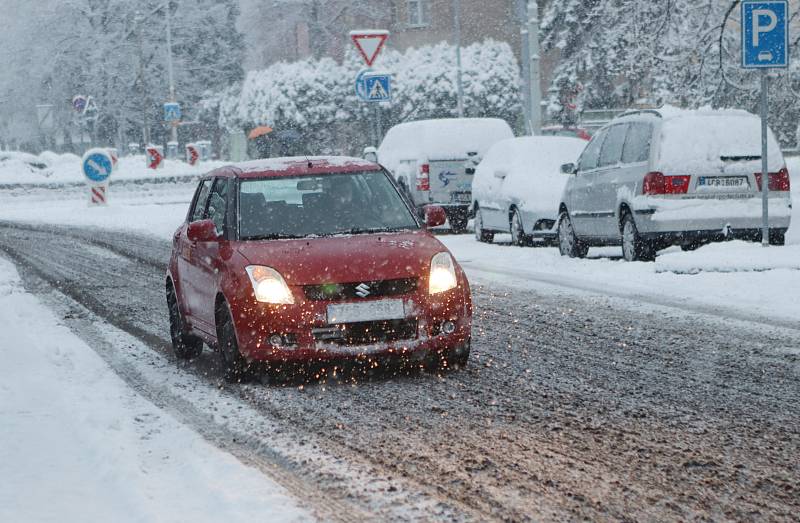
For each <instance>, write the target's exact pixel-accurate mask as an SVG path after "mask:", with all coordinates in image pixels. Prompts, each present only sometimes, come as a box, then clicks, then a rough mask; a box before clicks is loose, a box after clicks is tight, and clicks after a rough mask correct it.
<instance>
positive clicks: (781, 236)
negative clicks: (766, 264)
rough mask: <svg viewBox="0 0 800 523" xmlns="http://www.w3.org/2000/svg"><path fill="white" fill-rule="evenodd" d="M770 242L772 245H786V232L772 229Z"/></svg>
mask: <svg viewBox="0 0 800 523" xmlns="http://www.w3.org/2000/svg"><path fill="white" fill-rule="evenodd" d="M769 244H770V245H786V233H785V232H783V231H777V230H775V229H770V231H769Z"/></svg>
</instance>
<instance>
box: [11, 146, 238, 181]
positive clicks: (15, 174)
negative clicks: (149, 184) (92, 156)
mask: <svg viewBox="0 0 800 523" xmlns="http://www.w3.org/2000/svg"><path fill="white" fill-rule="evenodd" d="M227 163H228V162H220V161H211V162H200V163H198V164H197V165H195V166H190V165H189V164H187V163H185V162H181V161H177V160H164V164H163V165H164V166H163V167H162V168H159V169H155V170H154V169H148V168H147V164H146V160H145V157H144V156H143V155H138V156H123V157H121V158H120V159H119V162H118V163H117V166H116V167H115V168H114V172H113V174H112V175H111V180H138V179H152V178H165V177H170V176H181V175H192V174H202V173H205V172H208V171H209V170H211V169H214V168H216V167H220V166H222V165H227ZM83 181H84V177H83V174H82V172H81V157H80V156H76V155H74V154H69V153H67V154H56V153H53V152H49V151H48V152H43V153H42V154H40V155H38V156H36V155H32V154H28V153H21V152H14V151H0V185H7V184H47V183H50V184H55V183H59V184H61V183H71V182H78V183H79V182H83Z"/></svg>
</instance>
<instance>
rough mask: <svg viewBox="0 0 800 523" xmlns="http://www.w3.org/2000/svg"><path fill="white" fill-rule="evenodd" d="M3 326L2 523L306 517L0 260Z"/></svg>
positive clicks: (0, 397) (0, 390)
mask: <svg viewBox="0 0 800 523" xmlns="http://www.w3.org/2000/svg"><path fill="white" fill-rule="evenodd" d="M0 325H3V329H4V330H3V339H2V341H0V347H2V353H3V364H2V365H0V477H2V481H0V521H209V522H216V521H264V520H280V521H295V520H307V519H310V517H309V515H308V514H307V513H306V512H305V511H303V510H301V509H300V508H298V505H297V504H296V502H295V501H294V500H293V499H292V498H290V497H289V495H288V494H287V492H286V491H285V490H284V489H283V488H282V487H280V486H279V485H277V484H276V483H274V482H273V481H271V480H270V479H268V478H267V477H265V476H263V475H262V474H261V473H259V472H258V471H256V470H254V469H251V468H248V467H246V466H244V465H242V463H240V462H239V461H237V460H236V459H234V458H233V457H231V456H230V455H228V454H226V453H224V452H222V451H220V450H218V449H216V448H215V447H213V446H211V445H210V444H208V443H207V442H206V441H205V440H203V439H202V438H201V437H200V436H199V435H198V434H197V433H195V432H194V431H192V430H190V429H189V428H187V427H185V426H183V425H181V424H180V423H179V422H178V421H176V420H175V419H174V418H173V417H172V416H170V415H169V414H167V413H165V412H164V411H162V410H160V409H159V408H157V407H156V406H154V405H153V404H151V403H149V402H148V401H146V400H145V399H144V398H142V397H141V396H139V395H138V394H137V393H136V392H134V391H133V390H131V389H130V388H129V387H128V386H127V385H126V384H125V383H124V382H123V381H122V380H121V379H120V378H119V377H118V376H117V375H116V374H115V373H114V372H113V371H112V370H111V369H110V368H109V367H108V366H107V365H106V364H105V363H104V362H103V361H102V360H101V359H100V357H99V356H98V355H97V354H95V353H94V352H93V351H92V350H91V349H90V348H89V347H88V346H86V345H85V344H84V343H83V342H82V341H80V340H79V339H77V338H76V337H75V336H74V335H73V334H72V333H71V332H70V331H69V329H67V328H66V327H65V326H63V325H62V324H61V323H60V322H59V320H58V319H57V318H56V317H54V316H53V314H52V313H51V312H50V310H49V309H47V308H46V307H44V306H43V305H42V304H40V303H39V302H38V300H37V299H36V298H34V297H33V296H32V295H30V294H27V293H26V292H25V291H24V289H23V288H22V286H21V283H20V281H19V277H18V275H17V274H16V271H15V269H14V267H13V266H12V265H11V264H10V263H9V262H8V261H6V260H4V259H0Z"/></svg>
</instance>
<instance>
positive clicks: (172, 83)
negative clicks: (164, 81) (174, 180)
mask: <svg viewBox="0 0 800 523" xmlns="http://www.w3.org/2000/svg"><path fill="white" fill-rule="evenodd" d="M164 13H165V16H166V17H167V72H168V74H169V101H170V102H176V101H177V100H175V76H174V74H173V72H172V20H171V17H170V16H169V2H167V3H166V4H165V5H164ZM171 141H173V142H177V141H178V122H172V133H171Z"/></svg>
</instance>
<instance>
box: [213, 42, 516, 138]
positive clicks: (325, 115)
mask: <svg viewBox="0 0 800 523" xmlns="http://www.w3.org/2000/svg"><path fill="white" fill-rule="evenodd" d="M454 56H455V48H454V47H453V46H452V45H450V44H447V43H441V44H438V45H435V46H427V47H421V48H419V49H409V50H407V51H406V52H404V53H401V52H398V51H394V50H386V51H384V53H383V55H382V56H381V58H380V59H379V61H378V62H377V63H376V64H375V69H376V70H380V71H385V72H388V73H390V74H391V75H392V90H393V92H392V97H393V99H392V102H391V103H390V104H381V106H379V107H376V106H375V105H374V104H367V103H364V102H362V101H360V100H359V99H358V98H357V97H356V95H355V89H354V82H353V80H354V79H355V77H356V75H357V74H358V71H359V69H361V68H362V67H363V65H362V62H361V60H360V59H359V58H358V57H357V56H356V54H355V51H352V50H351V51H349V52H348V54H347V55H346V57H345V60H344V62H343V63H342V64H339V63H337V62H336V61H334V60H332V59H330V58H323V59H321V60H315V59H308V60H301V61H298V62H293V63H278V64H275V65H273V66H270V67H268V68H267V69H264V70H261V71H251V72H250V73H248V74H247V76H246V78H245V80H244V82H243V83H242V85H241V87H238V86H236V87H231V88H229V89H228V90H226V92H225V93H224V94H223V95H221V96H218V97H217V100H218V101H217V102H216V104H217V105H218V107H219V115H220V125H221V126H223V127H225V128H230V129H236V128H238V129H245V130H247V129H250V128H253V127H255V126H257V125H263V124H266V125H270V126H272V127H274V128H275V129H292V130H295V131H298V132H300V134H301V135H302V136H303V137H304V138H305V140H306V150H307V151H308V152H309V153H314V152H319V151H332V150H333V151H340V152H350V153H355V152H359V150H360V148H361V147H363V146H365V145H372V143H370V140H371V139H374V137H371V131H370V129H371V126H372V125H373V119H374V118H375V111H380V113H381V120H382V122H381V125H382V127H383V130H384V131H385V130H386V129H387V128H388V127H390V126H391V125H394V124H396V123H400V122H404V121H408V120H419V119H424V118H444V117H454V116H456V115H457V94H456V93H457V88H456V65H455V60H454V59H453V57H454ZM462 62H463V67H462V69H463V80H464V101H465V104H464V105H465V113H466V115H467V116H475V117H483V116H492V117H499V118H504V119H506V120H507V121H509V122H511V123H514V121H515V120H516V119H517V116H518V114H519V111H520V100H519V96H520V92H519V66H518V64H517V61H516V58H515V57H514V54H513V51H512V50H511V47H510V46H509V45H508V44H505V43H501V42H494V41H491V40H489V41H486V42H482V43H477V44H473V45H470V46H467V47H465V48H464V49H463V51H462ZM234 93H236V94H234ZM211 105H214V103H213V102H212V103H211Z"/></svg>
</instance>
